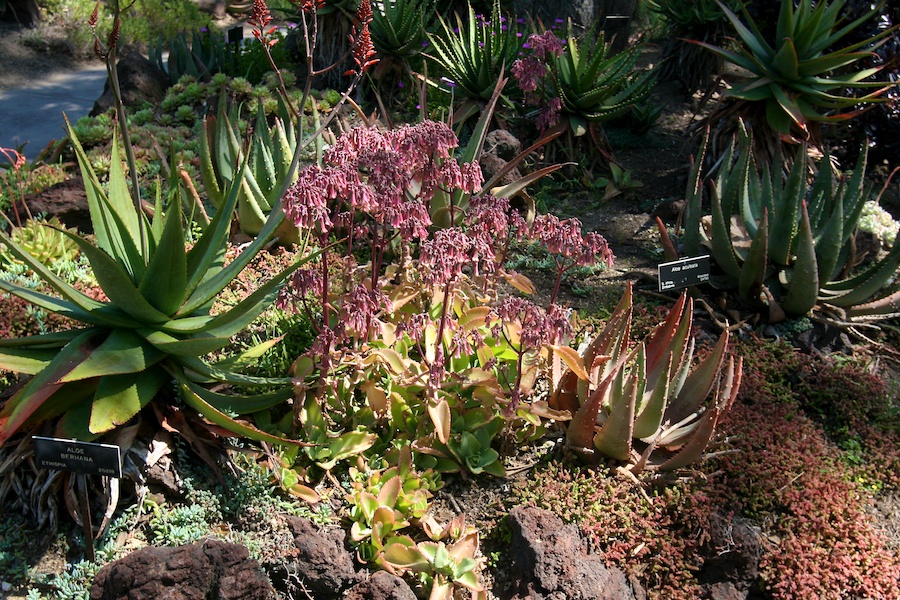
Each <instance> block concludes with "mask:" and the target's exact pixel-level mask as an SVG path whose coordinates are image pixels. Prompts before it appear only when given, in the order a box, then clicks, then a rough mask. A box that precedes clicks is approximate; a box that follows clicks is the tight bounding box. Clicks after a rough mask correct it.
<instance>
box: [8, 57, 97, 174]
mask: <svg viewBox="0 0 900 600" xmlns="http://www.w3.org/2000/svg"><path fill="white" fill-rule="evenodd" d="M105 82H106V67H104V66H103V65H98V66H96V67H90V68H87V69H83V70H80V71H76V72H74V73H58V74H55V75H51V76H50V77H47V78H46V79H45V80H44V81H41V82H40V83H35V84H34V85H31V86H28V87H24V88H16V89H12V90H0V147H4V148H15V147H17V146H18V145H19V144H21V143H23V142H28V145H27V146H25V151H24V154H25V156H26V157H28V159H29V160H31V159H33V158H35V157H36V156H37V155H38V154H40V152H41V150H43V149H44V148H45V147H46V146H47V144H49V143H50V141H51V140H57V139H62V138H63V137H64V136H65V135H66V132H65V129H64V126H65V121H64V120H63V113H66V115H68V117H69V120H70V121H72V122H73V123H74V122H75V121H77V120H78V119H80V118H81V117H83V116H85V115H87V114H88V113H89V112H90V111H91V108H93V107H94V101H95V100H96V99H97V98H99V97H100V95H101V94H102V93H103V84H104V83H105Z"/></svg>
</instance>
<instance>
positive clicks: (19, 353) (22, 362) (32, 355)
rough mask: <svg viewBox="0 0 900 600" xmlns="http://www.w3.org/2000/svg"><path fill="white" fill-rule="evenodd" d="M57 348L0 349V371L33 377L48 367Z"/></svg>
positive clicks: (56, 352)
mask: <svg viewBox="0 0 900 600" xmlns="http://www.w3.org/2000/svg"><path fill="white" fill-rule="evenodd" d="M58 353H59V350H58V349H57V348H50V349H43V350H42V349H36V348H0V369H3V370H5V371H12V372H13V373H24V374H26V375H34V374H36V373H39V372H40V371H41V370H43V369H44V368H46V367H48V366H49V365H50V362H51V361H52V360H53V359H54V357H56V355H57V354H58Z"/></svg>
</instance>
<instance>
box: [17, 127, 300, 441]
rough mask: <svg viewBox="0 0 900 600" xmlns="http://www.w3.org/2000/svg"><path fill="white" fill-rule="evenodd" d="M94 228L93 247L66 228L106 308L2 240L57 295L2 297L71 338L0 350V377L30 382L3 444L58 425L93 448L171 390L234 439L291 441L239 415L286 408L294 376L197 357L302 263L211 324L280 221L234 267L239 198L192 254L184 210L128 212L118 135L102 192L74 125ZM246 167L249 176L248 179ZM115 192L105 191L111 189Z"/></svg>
mask: <svg viewBox="0 0 900 600" xmlns="http://www.w3.org/2000/svg"><path fill="white" fill-rule="evenodd" d="M69 133H70V136H71V139H72V142H73V144H74V147H75V153H76V156H77V158H78V163H79V165H80V167H81V173H82V177H83V179H84V181H85V186H86V192H87V198H88V206H89V208H90V213H91V220H92V222H93V228H94V236H95V238H96V245H95V244H93V243H91V242H90V241H89V240H87V239H86V238H83V237H81V236H79V235H77V234H75V233H73V232H69V231H66V230H59V231H61V232H62V233H64V235H66V237H68V238H69V239H71V240H72V241H73V242H75V243H76V244H77V246H78V248H79V250H80V251H81V252H82V253H83V254H84V255H85V256H86V258H87V260H88V261H89V263H90V265H91V268H92V270H93V272H94V275H95V276H96V278H97V281H98V283H99V285H100V287H101V289H102V291H103V293H104V294H105V295H106V297H107V298H108V301H98V300H94V299H93V298H91V297H89V296H87V295H85V294H84V293H82V292H80V291H78V290H76V289H74V288H73V287H71V286H70V285H69V284H67V283H66V282H64V281H63V280H61V279H60V278H59V277H57V276H56V275H55V274H54V273H53V272H52V271H50V270H49V269H48V268H47V267H45V266H44V265H43V264H42V263H41V262H40V261H38V260H37V259H35V258H34V257H32V256H31V255H30V254H29V253H28V252H27V251H26V250H25V249H24V248H22V247H21V246H20V245H19V244H17V243H16V242H15V241H14V240H12V239H11V238H10V237H9V236H8V235H7V234H5V233H2V232H0V241H2V242H3V243H4V244H5V246H6V248H7V250H8V251H9V252H11V253H12V254H14V255H15V256H16V257H17V258H18V259H19V260H21V261H22V262H24V263H26V264H27V265H28V266H29V267H30V268H31V269H33V270H34V272H35V273H36V274H37V275H38V276H39V277H40V278H41V279H42V280H43V281H44V282H45V283H46V284H47V285H48V286H49V287H50V288H52V289H53V291H54V292H55V293H56V295H54V296H51V295H48V294H43V293H40V292H36V291H34V290H31V289H27V288H23V287H20V286H18V285H15V284H13V283H9V282H5V281H2V282H0V289H2V290H3V291H5V292H7V293H10V294H13V295H16V296H19V297H21V298H23V299H25V300H27V301H29V302H31V303H32V304H34V305H35V306H37V307H39V308H41V309H43V310H46V311H50V312H55V313H58V314H61V315H64V316H66V317H69V318H71V319H72V320H73V321H76V322H77V323H79V325H77V326H75V327H73V328H72V329H70V330H68V331H63V332H58V333H48V334H43V335H36V336H30V337H25V338H14V339H5V340H0V367H2V368H4V369H7V370H11V371H15V372H18V373H23V374H26V375H32V376H33V377H31V379H29V380H28V381H27V382H26V383H25V384H24V385H23V386H22V387H21V388H20V389H19V390H18V391H17V392H16V393H15V394H14V395H13V396H12V397H11V398H10V399H9V400H7V401H6V402H5V403H4V405H3V407H2V408H0V444H3V443H5V442H7V441H8V440H9V439H10V438H11V437H12V436H13V435H15V434H16V433H17V432H20V431H22V430H23V429H26V428H29V427H34V426H37V425H39V424H41V423H44V422H47V421H49V420H54V419H55V420H56V431H57V433H58V434H59V435H62V436H65V437H74V438H79V439H93V438H96V437H97V436H99V435H101V434H103V433H106V432H108V431H110V430H113V429H115V428H116V427H119V426H121V425H124V424H125V423H127V422H129V421H130V420H131V419H132V418H133V417H134V416H135V415H137V414H138V413H139V412H140V411H141V410H142V409H143V408H144V407H145V406H147V405H148V404H150V403H151V402H153V401H154V399H156V400H157V402H158V404H157V405H156V406H157V407H158V408H160V409H165V402H166V401H167V398H168V397H169V396H168V395H167V390H166V387H167V386H168V385H169V384H170V383H171V382H174V383H175V385H176V386H177V389H178V390H179V391H180V395H181V398H182V400H183V401H184V402H185V403H186V404H188V405H189V406H191V407H193V408H194V409H196V410H197V411H198V412H199V413H200V414H202V415H203V416H204V417H205V418H206V419H208V420H209V421H211V422H212V423H214V424H216V425H218V426H220V427H223V428H225V429H227V430H229V431H231V432H233V433H235V434H236V435H238V436H242V437H249V438H255V439H262V440H268V441H270V442H278V443H292V442H291V441H290V440H286V439H283V438H280V437H276V436H272V435H269V434H266V433H264V432H262V431H260V430H258V429H256V428H255V427H253V426H251V425H249V424H247V423H246V422H242V421H238V420H237V419H236V418H234V416H233V415H234V414H246V413H249V412H255V411H259V410H264V409H266V408H267V407H271V406H274V405H276V404H278V403H280V402H283V401H285V400H286V399H288V398H290V397H291V395H292V394H293V387H292V385H291V383H290V379H289V378H257V377H250V376H247V375H243V374H241V373H238V372H235V371H233V370H230V369H229V367H228V363H227V362H221V363H213V364H210V363H209V362H207V361H205V360H204V359H202V358H201V357H202V356H204V355H206V354H207V353H210V352H214V351H216V350H219V349H221V348H223V347H225V346H227V345H228V344H229V343H230V339H231V336H232V335H234V334H235V333H237V332H238V331H240V330H241V329H243V328H244V327H245V326H247V325H248V324H249V323H250V322H251V321H252V320H253V319H254V318H255V317H256V316H257V315H259V314H260V313H261V312H262V311H263V310H264V309H265V308H266V307H267V306H268V305H269V304H270V303H271V302H272V301H273V300H274V298H275V295H276V294H277V292H278V290H279V288H280V286H281V284H282V282H283V281H284V279H285V278H286V277H287V276H288V275H290V273H292V272H293V271H294V270H295V269H296V268H298V267H299V266H300V264H302V263H303V262H305V260H306V259H302V260H299V261H298V262H297V263H296V264H295V265H293V266H292V267H290V268H288V269H286V270H285V271H283V272H281V273H278V274H276V275H274V276H273V277H272V279H271V280H269V281H268V282H266V283H264V284H263V285H261V286H260V287H259V288H258V289H257V290H256V291H255V292H253V293H252V294H251V295H250V296H248V297H247V298H246V299H244V300H243V301H241V302H240V303H238V304H237V305H235V306H233V307H231V308H230V309H228V310H226V311H224V312H221V313H220V314H210V308H211V306H212V303H213V300H214V299H215V298H216V296H217V294H218V293H219V292H221V291H222V290H223V289H224V288H225V287H226V286H227V285H228V284H229V282H231V281H232V280H233V279H234V277H236V276H237V274H238V273H239V272H240V271H241V270H242V269H243V268H244V266H246V265H247V263H248V262H249V261H250V260H251V259H252V258H253V257H254V256H255V255H256V254H257V253H258V252H259V251H260V250H261V249H262V248H263V246H264V245H265V244H266V242H267V240H268V238H269V237H270V236H271V235H272V234H273V233H274V231H275V230H276V229H277V227H278V226H279V224H280V221H281V219H282V218H283V217H282V216H281V213H280V211H275V215H274V216H273V217H272V218H270V219H269V221H268V222H267V223H266V225H265V227H264V228H263V230H262V231H261V232H260V235H259V236H258V237H257V239H256V240H255V241H254V242H253V243H252V244H251V245H250V246H249V247H247V248H246V249H245V250H244V251H243V252H242V253H241V254H239V255H238V256H237V258H236V259H234V260H233V261H232V262H231V263H229V264H228V265H225V264H224V255H225V250H226V246H227V240H228V236H229V231H230V227H231V218H232V212H233V211H234V207H235V205H236V203H237V195H238V190H237V188H233V189H232V191H231V193H229V195H228V197H227V198H226V199H225V200H224V202H223V203H222V206H221V208H220V210H219V211H218V212H217V213H216V215H215V216H214V218H213V219H212V221H211V222H210V224H209V226H208V227H207V229H206V230H205V231H204V233H203V234H202V236H201V237H200V238H199V239H198V240H197V242H196V243H195V244H194V245H193V247H191V248H190V249H188V248H187V247H186V245H185V241H184V225H183V222H182V214H181V210H180V206H178V203H177V202H173V203H172V204H173V206H172V207H171V208H170V209H169V210H164V206H163V202H162V201H161V200H158V201H157V205H156V207H155V210H154V213H153V218H152V220H150V219H148V218H147V216H146V214H145V213H144V211H143V210H140V209H139V208H138V207H136V206H135V204H134V203H133V202H132V198H131V194H130V192H129V190H128V186H127V184H126V178H125V173H124V169H123V165H122V162H121V160H120V151H119V144H118V140H117V137H116V136H114V137H113V140H114V141H113V147H112V151H111V162H110V170H109V184H108V186H104V185H102V184H101V183H100V180H99V178H98V176H97V174H96V173H95V172H94V169H93V167H92V166H91V163H90V160H89V159H88V157H87V155H86V154H85V152H84V150H83V149H82V147H81V144H80V143H79V141H78V139H77V137H76V136H75V134H74V132H73V131H72V127H71V125H70V126H69ZM243 168H244V167H243V166H242V167H241V169H243ZM107 190H108V191H107ZM209 383H217V384H223V383H224V384H234V385H240V386H249V387H253V386H266V387H268V388H269V389H270V390H271V389H274V391H269V392H266V393H263V394H259V395H254V396H238V395H234V396H231V395H226V394H223V393H221V392H218V391H217V392H213V391H210V390H208V389H207V388H206V387H204V385H205V384H209Z"/></svg>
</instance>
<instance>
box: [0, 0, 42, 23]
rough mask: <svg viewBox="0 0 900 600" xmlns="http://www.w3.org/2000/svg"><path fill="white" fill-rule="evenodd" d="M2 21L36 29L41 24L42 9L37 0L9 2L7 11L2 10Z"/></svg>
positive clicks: (9, 0) (13, 0)
mask: <svg viewBox="0 0 900 600" xmlns="http://www.w3.org/2000/svg"><path fill="white" fill-rule="evenodd" d="M0 19H2V20H4V21H15V22H17V23H18V24H19V25H21V26H23V27H34V26H35V25H37V24H38V23H40V22H41V9H40V8H38V4H37V0H7V2H6V10H5V11H3V10H0Z"/></svg>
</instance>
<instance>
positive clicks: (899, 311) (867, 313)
mask: <svg viewBox="0 0 900 600" xmlns="http://www.w3.org/2000/svg"><path fill="white" fill-rule="evenodd" d="M847 315H848V316H850V317H879V318H891V319H892V318H895V317H897V316H900V291H898V292H894V293H893V294H890V295H888V296H885V297H883V298H878V299H877V300H872V301H871V302H866V303H864V304H856V305H854V306H851V307H849V308H847Z"/></svg>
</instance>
